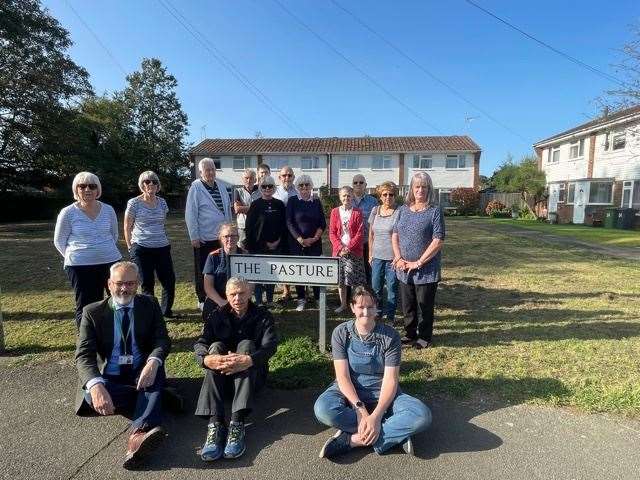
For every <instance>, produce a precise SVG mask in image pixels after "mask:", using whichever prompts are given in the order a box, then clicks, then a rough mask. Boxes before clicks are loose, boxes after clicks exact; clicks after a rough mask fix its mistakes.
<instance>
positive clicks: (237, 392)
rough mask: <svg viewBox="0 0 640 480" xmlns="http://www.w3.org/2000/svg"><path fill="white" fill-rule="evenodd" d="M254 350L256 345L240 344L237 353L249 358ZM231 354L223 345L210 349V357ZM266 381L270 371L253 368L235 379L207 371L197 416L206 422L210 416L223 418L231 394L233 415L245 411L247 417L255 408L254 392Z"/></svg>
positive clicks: (201, 389) (216, 344) (239, 374)
mask: <svg viewBox="0 0 640 480" xmlns="http://www.w3.org/2000/svg"><path fill="white" fill-rule="evenodd" d="M255 350H256V347H255V344H254V343H253V341H251V340H242V341H241V342H240V343H238V348H236V353H243V354H250V353H253V352H255ZM228 352H229V348H227V346H226V345H225V344H224V343H222V342H215V343H212V344H211V346H210V347H209V353H210V354H216V355H225V354H227V353H228ZM266 380H267V369H266V368H264V367H262V368H261V367H255V366H253V367H251V368H248V369H247V370H245V371H243V372H239V373H236V374H234V375H225V374H224V373H220V372H216V371H214V370H209V369H205V376H204V380H203V381H202V387H201V388H200V396H199V397H198V406H197V407H196V413H195V414H196V416H198V417H205V418H209V417H211V416H214V417H220V418H224V399H225V397H226V396H228V394H229V393H232V394H233V400H232V401H231V413H232V414H234V413H236V412H241V411H244V413H245V414H248V413H249V412H251V410H252V408H253V397H254V394H255V392H257V391H258V390H260V388H262V387H263V386H264V384H265V383H266Z"/></svg>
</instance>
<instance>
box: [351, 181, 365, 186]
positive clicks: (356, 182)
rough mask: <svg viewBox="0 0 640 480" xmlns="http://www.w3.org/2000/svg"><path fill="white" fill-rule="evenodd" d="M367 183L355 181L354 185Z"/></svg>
mask: <svg viewBox="0 0 640 480" xmlns="http://www.w3.org/2000/svg"><path fill="white" fill-rule="evenodd" d="M365 183H367V182H361V181H354V182H353V184H354V185H364V184H365Z"/></svg>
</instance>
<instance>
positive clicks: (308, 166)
mask: <svg viewBox="0 0 640 480" xmlns="http://www.w3.org/2000/svg"><path fill="white" fill-rule="evenodd" d="M301 167H302V170H317V169H319V168H320V157H317V156H313V157H311V156H306V157H302V165H301Z"/></svg>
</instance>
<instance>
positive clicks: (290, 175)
mask: <svg viewBox="0 0 640 480" xmlns="http://www.w3.org/2000/svg"><path fill="white" fill-rule="evenodd" d="M280 176H281V177H293V173H281V174H280Z"/></svg>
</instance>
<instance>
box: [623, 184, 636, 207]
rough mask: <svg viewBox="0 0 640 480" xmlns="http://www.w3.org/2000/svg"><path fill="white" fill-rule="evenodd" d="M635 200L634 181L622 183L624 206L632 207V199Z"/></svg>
mask: <svg viewBox="0 0 640 480" xmlns="http://www.w3.org/2000/svg"><path fill="white" fill-rule="evenodd" d="M632 200H633V182H623V183H622V203H621V204H620V206H621V207H623V208H631V205H632V203H631V201H632Z"/></svg>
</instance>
